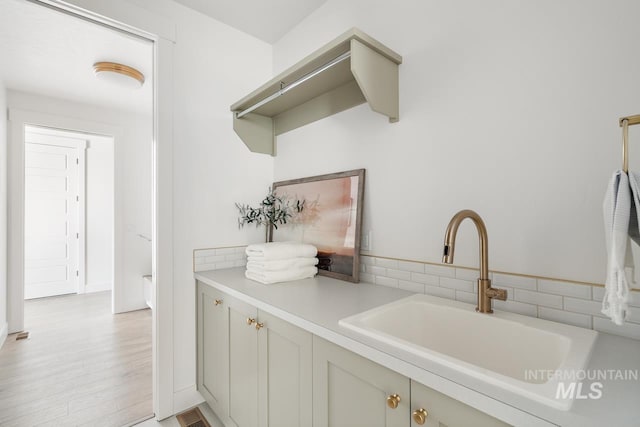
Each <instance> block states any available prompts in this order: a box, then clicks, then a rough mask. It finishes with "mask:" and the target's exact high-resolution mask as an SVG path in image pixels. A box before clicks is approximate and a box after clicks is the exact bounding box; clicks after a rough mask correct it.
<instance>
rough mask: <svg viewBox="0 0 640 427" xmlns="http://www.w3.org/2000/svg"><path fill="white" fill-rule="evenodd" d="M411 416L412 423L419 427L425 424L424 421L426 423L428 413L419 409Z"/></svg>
mask: <svg viewBox="0 0 640 427" xmlns="http://www.w3.org/2000/svg"><path fill="white" fill-rule="evenodd" d="M411 415H412V416H413V421H415V423H416V424H418V425H419V426H421V425H423V424H424V423H425V421H427V417H428V416H429V413H428V412H427V410H426V409H424V408H420V409H416V410H415V411H413V412H412V413H411Z"/></svg>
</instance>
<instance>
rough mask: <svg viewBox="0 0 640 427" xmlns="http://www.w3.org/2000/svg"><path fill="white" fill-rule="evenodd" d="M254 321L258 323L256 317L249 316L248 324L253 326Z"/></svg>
mask: <svg viewBox="0 0 640 427" xmlns="http://www.w3.org/2000/svg"><path fill="white" fill-rule="evenodd" d="M254 323H256V319H254V318H253V317H247V325H249V326H251V325H253V324H254Z"/></svg>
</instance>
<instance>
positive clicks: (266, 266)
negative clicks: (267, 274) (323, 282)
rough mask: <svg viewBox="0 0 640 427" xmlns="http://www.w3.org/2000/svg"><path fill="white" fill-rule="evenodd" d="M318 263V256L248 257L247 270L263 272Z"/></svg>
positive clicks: (310, 265)
mask: <svg viewBox="0 0 640 427" xmlns="http://www.w3.org/2000/svg"><path fill="white" fill-rule="evenodd" d="M316 264H318V258H315V257H313V258H290V259H273V260H265V259H264V258H261V257H248V258H247V270H250V271H255V272H257V273H261V272H263V271H282V270H291V269H297V268H301V267H313V266H314V265H316Z"/></svg>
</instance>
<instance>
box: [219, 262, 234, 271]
mask: <svg viewBox="0 0 640 427" xmlns="http://www.w3.org/2000/svg"><path fill="white" fill-rule="evenodd" d="M215 266H216V268H215V270H222V269H223V268H233V267H235V262H234V261H222V262H216V263H215Z"/></svg>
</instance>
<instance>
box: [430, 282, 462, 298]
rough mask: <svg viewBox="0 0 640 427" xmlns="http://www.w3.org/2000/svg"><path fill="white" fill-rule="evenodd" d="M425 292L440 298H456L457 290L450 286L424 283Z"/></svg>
mask: <svg viewBox="0 0 640 427" xmlns="http://www.w3.org/2000/svg"><path fill="white" fill-rule="evenodd" d="M424 293H425V294H427V295H433V296H435V297H440V298H449V299H456V291H455V290H453V289H449V288H441V287H440V286H432V285H424Z"/></svg>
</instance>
